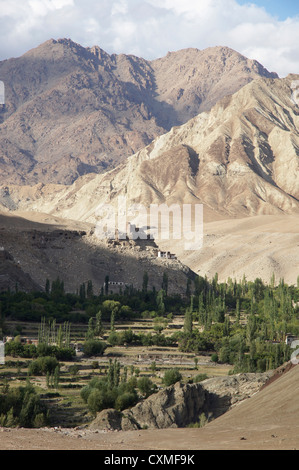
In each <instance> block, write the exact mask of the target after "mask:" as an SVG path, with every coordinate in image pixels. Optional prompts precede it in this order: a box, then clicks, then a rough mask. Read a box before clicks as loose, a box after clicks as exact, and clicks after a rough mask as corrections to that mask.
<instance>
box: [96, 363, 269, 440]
mask: <svg viewBox="0 0 299 470" xmlns="http://www.w3.org/2000/svg"><path fill="white" fill-rule="evenodd" d="M270 377H271V372H269V373H264V374H239V375H236V376H231V377H216V378H212V379H208V380H205V381H203V382H202V383H198V384H182V383H180V382H178V383H176V384H175V385H172V386H170V387H167V388H165V389H164V390H161V391H160V392H158V393H156V394H154V395H151V396H150V397H149V398H147V399H146V400H143V401H141V402H140V403H138V404H137V405H136V406H134V407H133V408H131V409H129V410H125V411H123V412H122V413H120V412H119V411H116V410H113V409H109V410H103V411H102V412H100V413H98V415H97V417H96V418H95V420H94V421H93V422H92V423H91V424H90V426H89V428H90V429H92V430H97V429H98V430H105V429H110V430H122V431H128V430H134V429H142V428H147V429H166V428H183V427H186V426H188V425H189V424H192V423H197V422H198V421H199V418H200V416H201V414H203V413H204V415H205V416H206V417H207V419H209V420H211V419H215V418H217V417H218V416H220V415H222V414H224V413H225V412H226V411H228V410H229V409H230V408H231V407H232V406H235V405H236V404H238V403H240V402H241V401H243V400H245V399H247V398H250V397H251V396H252V395H254V394H255V393H257V392H258V391H259V390H260V389H261V387H262V386H263V385H264V384H265V383H266V382H267V381H268V380H269V378H270Z"/></svg>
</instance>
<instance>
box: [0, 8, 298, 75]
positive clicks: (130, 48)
mask: <svg viewBox="0 0 299 470" xmlns="http://www.w3.org/2000/svg"><path fill="white" fill-rule="evenodd" d="M64 37H66V38H70V39H72V40H73V41H75V42H77V43H79V44H81V45H82V46H84V47H92V46H94V45H98V46H100V47H101V48H102V49H104V50H105V51H106V52H108V53H110V54H111V53H117V54H119V53H125V54H134V55H137V56H139V57H143V58H145V59H149V60H151V59H156V58H158V57H163V56H164V55H166V54H167V52H168V51H176V50H180V49H184V48H188V47H194V48H197V49H205V48H207V47H213V46H228V47H231V48H232V49H234V50H236V51H238V52H240V53H242V54H244V55H245V56H246V57H248V58H250V59H255V60H258V61H259V62H260V63H262V64H263V65H264V66H265V67H266V68H267V69H268V70H270V71H275V72H277V73H278V74H279V75H280V76H281V77H282V76H286V75H287V74H289V73H298V74H299V0H252V1H251V2H248V1H245V0H22V2H21V1H20V0H9V1H8V0H0V60H4V59H8V58H10V57H18V56H20V55H22V54H24V53H25V52H26V51H28V50H29V49H32V48H34V47H37V46H38V45H39V44H41V43H43V42H44V41H47V40H48V39H51V38H53V39H58V38H64ZM0 80H1V77H0Z"/></svg>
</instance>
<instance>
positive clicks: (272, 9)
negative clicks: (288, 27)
mask: <svg viewBox="0 0 299 470" xmlns="http://www.w3.org/2000/svg"><path fill="white" fill-rule="evenodd" d="M238 3H239V4H240V5H244V4H248V3H254V4H255V5H257V6H259V7H263V8H265V10H266V11H267V12H269V13H270V14H271V15H273V16H276V17H277V18H278V19H279V20H282V21H283V20H286V19H287V18H290V17H291V18H292V17H294V16H296V15H299V2H298V0H256V1H254V0H253V1H252V2H249V1H248V0H238Z"/></svg>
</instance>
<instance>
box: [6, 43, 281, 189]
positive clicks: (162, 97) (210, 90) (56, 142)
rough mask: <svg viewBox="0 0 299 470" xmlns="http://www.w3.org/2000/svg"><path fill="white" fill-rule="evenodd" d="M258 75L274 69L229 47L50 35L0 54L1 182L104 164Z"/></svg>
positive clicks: (57, 176)
mask: <svg viewBox="0 0 299 470" xmlns="http://www.w3.org/2000/svg"><path fill="white" fill-rule="evenodd" d="M260 76H267V77H275V76H276V74H271V73H269V72H268V71H267V70H265V69H264V68H263V67H262V66H261V65H260V64H258V63H257V62H255V61H251V60H248V59H246V58H245V57H243V56H242V55H240V54H239V53H237V52H235V51H233V50H231V49H228V48H221V47H219V48H211V49H207V50H205V51H199V50H197V49H188V50H183V51H179V52H176V53H169V54H168V55H167V56H166V57H165V58H162V59H159V60H157V61H152V62H150V61H145V60H144V59H142V58H138V57H134V56H127V55H124V54H121V55H115V54H113V55H109V54H107V53H106V52H105V51H103V50H101V49H100V48H99V47H97V46H95V47H93V48H84V47H82V46H80V45H79V44H76V43H74V42H72V41H71V40H69V39H60V40H58V41H56V40H49V41H47V42H45V43H43V44H42V45H40V46H39V47H37V48H35V49H32V50H31V51H29V52H27V53H26V54H24V55H23V56H22V57H19V58H16V59H10V60H6V61H2V62H0V80H2V81H3V82H4V84H5V92H6V105H5V107H3V106H0V170H1V174H0V182H1V183H2V184H5V183H6V184H8V183H16V184H35V183H40V182H42V183H63V184H71V183H72V182H74V181H75V180H76V178H78V177H79V176H80V175H84V174H88V173H101V172H103V171H105V170H106V169H109V168H113V167H114V166H115V165H116V164H117V163H119V162H121V161H124V160H125V159H126V157H127V156H129V155H131V154H133V153H134V152H136V151H138V150H140V149H141V148H143V147H144V146H145V145H147V144H149V143H150V142H151V141H152V140H153V139H154V138H155V137H156V136H158V135H161V134H164V133H165V132H166V131H168V130H169V129H170V127H171V126H173V125H178V124H182V123H184V122H186V121H187V120H188V119H190V118H191V117H194V116H195V115H197V114H198V113H199V112H200V111H201V110H203V109H210V107H211V106H212V104H214V103H215V102H216V101H217V100H219V99H220V98H222V97H223V96H225V95H226V94H227V93H232V92H235V91H236V90H239V89H240V88H241V87H242V86H243V85H244V84H246V83H248V82H250V81H251V80H252V79H254V78H257V77H260Z"/></svg>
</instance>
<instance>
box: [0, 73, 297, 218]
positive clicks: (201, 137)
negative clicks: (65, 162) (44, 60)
mask: <svg viewBox="0 0 299 470" xmlns="http://www.w3.org/2000/svg"><path fill="white" fill-rule="evenodd" d="M292 82H293V77H288V78H286V79H259V80H254V81H252V82H251V83H249V84H248V85H246V86H245V87H243V88H242V89H241V90H239V91H238V92H236V93H235V94H234V95H232V96H229V97H226V98H224V99H223V100H220V101H219V102H218V103H217V104H216V105H215V106H214V107H213V108H212V109H211V111H210V112H203V113H201V114H199V115H197V116H196V117H195V118H193V119H191V120H190V121H188V122H187V123H186V124H184V125H182V126H178V127H174V128H172V129H171V131H170V132H168V133H166V134H164V135H162V136H160V137H158V138H156V139H155V140H154V141H153V142H152V143H151V144H150V145H148V146H147V147H145V148H144V149H142V150H140V151H139V152H137V153H136V154H134V155H133V156H131V157H129V158H128V159H127V160H126V161H125V162H124V163H122V164H121V165H119V166H118V167H117V168H115V169H114V170H111V171H109V172H106V173H105V174H103V175H87V176H85V177H82V178H79V179H78V180H77V181H76V182H75V183H74V184H73V185H71V186H62V185H56V186H54V185H50V186H49V185H41V184H40V185H36V186H33V187H26V186H23V187H21V188H20V187H18V186H15V185H9V186H7V187H2V192H1V198H0V203H2V205H4V206H5V207H7V208H8V209H19V210H28V209H30V210H35V211H41V212H46V213H52V214H55V215H57V216H60V217H63V218H69V219H74V220H84V221H88V222H91V223H94V222H95V221H96V220H97V215H96V209H97V207H98V205H99V204H100V203H109V204H111V205H115V206H116V207H117V204H118V198H119V196H123V197H125V198H126V199H127V203H128V204H135V203H141V204H143V205H144V206H145V207H149V206H150V204H154V203H167V204H168V205H170V204H172V203H174V204H183V203H194V204H199V203H201V204H203V205H204V210H205V211H206V212H207V213H209V212H210V213H214V214H216V215H218V216H219V217H222V218H225V217H227V218H229V217H245V216H254V215H259V214H283V213H286V214H296V213H297V212H298V210H299V181H298V170H299V160H298V154H299V150H298V149H299V109H298V106H297V105H296V104H294V103H293V102H292V101H291V95H292V88H291V87H292Z"/></svg>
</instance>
